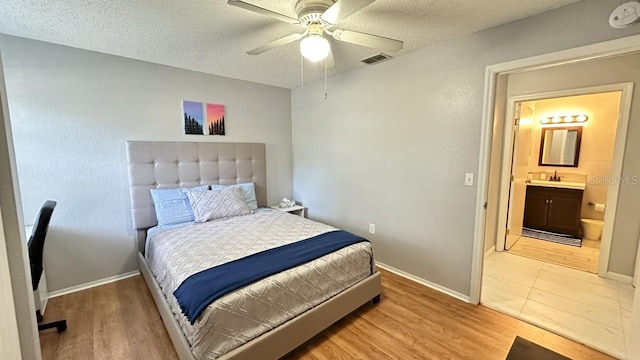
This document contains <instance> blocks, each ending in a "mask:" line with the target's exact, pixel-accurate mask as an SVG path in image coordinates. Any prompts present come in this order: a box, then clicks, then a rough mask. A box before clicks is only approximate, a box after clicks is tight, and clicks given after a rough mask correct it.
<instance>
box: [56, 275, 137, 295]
mask: <svg viewBox="0 0 640 360" xmlns="http://www.w3.org/2000/svg"><path fill="white" fill-rule="evenodd" d="M136 275H140V270H134V271H129V272H127V273H124V274H120V275H114V276H109V277H108V278H104V279H100V280H96V281H91V282H88V283H85V284H80V285H74V286H70V287H68V288H64V289H60V290H56V291H52V292H50V293H49V296H48V299H51V298H54V297H58V296H62V295H67V294H71V293H74V292H77V291H82V290H86V289H91V288H92V287H96V286H100V285H105V284H109V283H112V282H115V281H118V280H123V279H126V278H130V277H133V276H136Z"/></svg>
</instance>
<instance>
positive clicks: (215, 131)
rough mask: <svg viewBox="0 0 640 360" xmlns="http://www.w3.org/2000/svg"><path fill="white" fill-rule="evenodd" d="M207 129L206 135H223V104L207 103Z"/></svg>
mask: <svg viewBox="0 0 640 360" xmlns="http://www.w3.org/2000/svg"><path fill="white" fill-rule="evenodd" d="M206 108H207V129H206V132H205V133H206V134H208V135H225V127H224V105H219V104H207V106H206Z"/></svg>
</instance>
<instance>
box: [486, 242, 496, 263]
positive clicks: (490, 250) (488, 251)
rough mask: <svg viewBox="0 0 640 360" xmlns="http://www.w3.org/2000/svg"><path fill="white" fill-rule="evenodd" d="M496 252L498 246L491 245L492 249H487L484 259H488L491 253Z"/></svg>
mask: <svg viewBox="0 0 640 360" xmlns="http://www.w3.org/2000/svg"><path fill="white" fill-rule="evenodd" d="M494 252H496V246H495V245H493V246H492V247H491V249H489V250H487V252H486V253H484V259H485V260H486V259H487V258H488V257H489V256H490V255H491V254H493V253H494Z"/></svg>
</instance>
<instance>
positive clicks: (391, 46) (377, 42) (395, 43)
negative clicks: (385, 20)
mask: <svg viewBox="0 0 640 360" xmlns="http://www.w3.org/2000/svg"><path fill="white" fill-rule="evenodd" d="M331 35H332V36H333V38H334V39H336V40H340V41H344V42H348V43H352V44H356V45H362V46H366V47H370V48H373V49H378V50H382V51H387V52H396V51H398V50H400V49H402V46H403V45H404V42H402V41H400V40H394V39H389V38H386V37H382V36H377V35H371V34H365V33H361V32H357V31H351V30H343V29H336V30H334V31H332V32H331Z"/></svg>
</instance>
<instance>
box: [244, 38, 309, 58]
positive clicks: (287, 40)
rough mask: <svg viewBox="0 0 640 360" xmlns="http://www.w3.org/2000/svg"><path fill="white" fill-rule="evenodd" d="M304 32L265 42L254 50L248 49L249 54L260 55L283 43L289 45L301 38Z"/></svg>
mask: <svg viewBox="0 0 640 360" xmlns="http://www.w3.org/2000/svg"><path fill="white" fill-rule="evenodd" d="M303 35H304V33H303V34H291V35H289V36H285V37H283V38H280V39H278V40H274V41H272V42H270V43H267V44H264V45H262V46H260V47H257V48H255V49H253V50H249V51H247V54H249V55H258V54H262V53H263V52H265V51H268V50H271V49H273V48H277V47H278V46H282V45H287V44H288V43H291V42H294V41H296V40H299V39H300V38H301V37H302V36H303Z"/></svg>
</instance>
